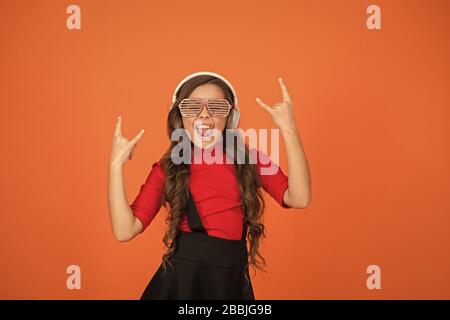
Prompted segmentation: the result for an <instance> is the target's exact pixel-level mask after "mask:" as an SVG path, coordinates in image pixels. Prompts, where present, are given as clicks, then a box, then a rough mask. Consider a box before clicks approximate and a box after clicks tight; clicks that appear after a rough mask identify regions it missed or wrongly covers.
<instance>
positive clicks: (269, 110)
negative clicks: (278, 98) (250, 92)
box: [256, 98, 272, 113]
mask: <svg viewBox="0 0 450 320" xmlns="http://www.w3.org/2000/svg"><path fill="white" fill-rule="evenodd" d="M256 102H258V103H259V105H260V106H261V107H263V108H264V109H266V110H267V111H268V112H270V113H272V107H271V106H269V105H268V104H265V103H264V102H262V100H261V99H260V98H256Z"/></svg>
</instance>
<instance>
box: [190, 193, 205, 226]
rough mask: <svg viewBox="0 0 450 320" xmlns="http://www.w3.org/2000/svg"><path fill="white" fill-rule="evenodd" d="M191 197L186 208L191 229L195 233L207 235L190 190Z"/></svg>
mask: <svg viewBox="0 0 450 320" xmlns="http://www.w3.org/2000/svg"><path fill="white" fill-rule="evenodd" d="M188 192H189V197H188V203H187V208H186V214H187V218H188V223H189V228H190V229H191V230H192V231H193V232H203V233H206V230H205V228H204V227H203V224H202V220H201V219H200V215H199V214H198V210H197V207H196V206H195V202H194V199H192V195H191V192H190V190H188Z"/></svg>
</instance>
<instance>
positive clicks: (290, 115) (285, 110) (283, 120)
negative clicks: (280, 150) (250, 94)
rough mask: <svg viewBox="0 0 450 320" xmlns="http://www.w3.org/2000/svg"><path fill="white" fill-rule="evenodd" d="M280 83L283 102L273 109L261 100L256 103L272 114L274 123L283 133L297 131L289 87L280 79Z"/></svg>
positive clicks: (257, 99)
mask: <svg viewBox="0 0 450 320" xmlns="http://www.w3.org/2000/svg"><path fill="white" fill-rule="evenodd" d="M278 82H279V83H280V86H281V91H282V92H283V102H278V103H276V104H275V105H274V106H273V107H271V106H269V105H267V104H265V103H264V102H262V100H261V99H259V98H256V102H258V103H259V105H260V106H261V107H263V108H264V109H266V110H267V111H268V112H269V113H270V114H271V116H272V120H273V122H275V124H276V125H277V127H278V128H279V129H280V130H281V131H296V130H297V127H296V125H295V118H294V112H293V110H292V100H291V97H290V96H289V92H288V89H287V86H286V84H285V83H284V81H283V79H281V78H278Z"/></svg>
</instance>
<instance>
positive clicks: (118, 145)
mask: <svg viewBox="0 0 450 320" xmlns="http://www.w3.org/2000/svg"><path fill="white" fill-rule="evenodd" d="M121 128H122V117H121V116H119V117H118V118H117V122H116V129H115V131H114V136H113V141H112V152H111V160H110V164H111V165H113V164H118V165H123V164H124V163H125V162H127V161H128V160H131V159H133V152H134V148H136V146H137V142H138V141H139V139H140V138H141V137H142V135H143V134H144V129H142V130H141V131H140V132H139V133H138V134H137V135H136V136H135V137H134V138H133V139H132V140H131V141H129V140H128V139H127V138H125V137H123V136H122V131H121Z"/></svg>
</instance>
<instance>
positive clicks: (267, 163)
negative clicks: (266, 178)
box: [249, 148, 278, 173]
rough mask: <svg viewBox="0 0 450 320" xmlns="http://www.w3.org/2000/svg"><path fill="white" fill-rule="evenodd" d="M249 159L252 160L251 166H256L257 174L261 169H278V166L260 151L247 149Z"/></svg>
mask: <svg viewBox="0 0 450 320" xmlns="http://www.w3.org/2000/svg"><path fill="white" fill-rule="evenodd" d="M249 153H250V157H251V158H252V159H253V162H252V163H253V164H256V166H257V168H258V173H260V172H259V170H261V168H266V167H273V168H275V169H277V168H278V165H277V164H276V163H275V162H273V161H272V159H271V158H270V157H269V156H268V155H267V154H266V153H265V152H264V151H262V150H261V149H257V148H251V149H249Z"/></svg>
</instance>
